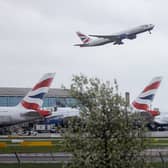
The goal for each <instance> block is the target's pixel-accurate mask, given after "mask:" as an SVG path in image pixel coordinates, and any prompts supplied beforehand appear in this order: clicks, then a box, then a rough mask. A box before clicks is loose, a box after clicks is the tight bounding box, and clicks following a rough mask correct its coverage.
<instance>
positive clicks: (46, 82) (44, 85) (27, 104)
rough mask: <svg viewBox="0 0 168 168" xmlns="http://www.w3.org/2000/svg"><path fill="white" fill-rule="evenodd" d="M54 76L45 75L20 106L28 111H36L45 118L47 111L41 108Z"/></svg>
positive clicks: (51, 74)
mask: <svg viewBox="0 0 168 168" xmlns="http://www.w3.org/2000/svg"><path fill="white" fill-rule="evenodd" d="M54 76H55V73H46V74H44V75H43V77H42V78H41V79H40V81H39V82H38V83H37V84H36V85H35V86H34V87H33V88H32V89H31V90H30V91H29V92H28V93H27V95H26V96H25V97H24V98H23V99H22V100H21V102H20V103H19V104H18V105H19V106H21V107H22V108H24V109H27V110H35V111H37V112H39V113H40V114H42V115H43V116H44V115H46V114H44V113H45V111H42V110H41V107H42V104H43V99H44V96H45V95H46V93H48V90H49V87H50V85H51V83H52V81H53V79H54Z"/></svg>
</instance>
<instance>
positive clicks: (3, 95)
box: [0, 87, 77, 107]
mask: <svg viewBox="0 0 168 168" xmlns="http://www.w3.org/2000/svg"><path fill="white" fill-rule="evenodd" d="M29 90H30V88H14V87H0V106H15V105H17V104H18V103H19V102H20V101H21V99H22V98H23V97H24V96H25V95H26V94H27V93H28V92H29ZM75 105H77V100H76V99H74V98H72V97H71V96H70V93H69V92H68V90H65V89H49V92H48V94H47V95H46V96H45V98H44V103H43V107H53V106H59V107H74V106H75Z"/></svg>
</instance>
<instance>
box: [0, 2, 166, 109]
mask: <svg viewBox="0 0 168 168" xmlns="http://www.w3.org/2000/svg"><path fill="white" fill-rule="evenodd" d="M167 6H168V2H167V1H166V0H162V1H158V0H136V1H135V0H124V1H123V0H69V1H68V0H0V57H1V60H0V87H32V85H33V84H34V83H35V82H37V81H38V80H39V78H40V77H41V76H42V75H43V74H44V73H45V72H56V76H55V80H54V82H53V84H52V87H53V88H60V87H61V85H62V84H64V85H65V86H69V84H70V83H71V79H72V75H73V74H75V75H77V74H79V73H83V74H85V75H87V76H90V77H98V78H100V79H102V80H104V81H106V80H109V81H113V79H114V78H116V79H117V80H118V83H119V86H120V91H121V92H122V93H123V94H124V92H125V91H129V92H130V93H131V100H132V99H133V98H135V97H136V96H137V95H138V94H139V93H140V91H141V90H142V89H143V87H144V86H145V85H146V84H147V83H148V82H149V81H150V80H151V79H152V78H153V77H154V76H160V75H161V76H163V81H162V84H161V87H160V88H159V91H158V92H157V95H156V97H155V100H154V103H153V106H156V107H160V109H164V111H165V110H167V112H168V105H167V103H168V100H167V92H168V38H167V37H168V22H167V19H166V18H167V16H168V10H167ZM141 24H154V25H155V28H154V30H153V31H152V34H149V33H148V32H146V33H143V34H140V35H138V37H137V39H135V40H125V41H124V42H125V45H121V46H114V45H112V43H110V44H107V45H104V46H100V47H92V48H80V47H75V46H73V44H75V43H80V40H79V39H78V37H77V36H76V34H75V32H76V31H78V30H80V31H81V32H83V33H86V34H113V33H116V32H119V31H122V30H125V29H129V28H132V27H135V26H139V25H141Z"/></svg>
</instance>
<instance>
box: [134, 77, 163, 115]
mask: <svg viewBox="0 0 168 168" xmlns="http://www.w3.org/2000/svg"><path fill="white" fill-rule="evenodd" d="M161 81H162V77H161V76H158V77H154V78H153V79H152V80H151V81H150V83H149V84H148V85H147V86H146V87H145V88H144V89H143V91H142V92H141V93H140V94H139V96H138V97H137V98H136V99H135V100H134V101H133V102H132V107H133V108H134V109H135V110H138V111H140V112H142V113H144V114H149V115H150V116H151V117H153V118H155V117H156V116H158V115H160V111H158V109H151V105H152V102H153V100H154V97H155V94H156V91H157V90H158V88H159V86H160V83H161Z"/></svg>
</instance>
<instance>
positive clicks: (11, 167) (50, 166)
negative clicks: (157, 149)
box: [0, 162, 168, 168]
mask: <svg viewBox="0 0 168 168" xmlns="http://www.w3.org/2000/svg"><path fill="white" fill-rule="evenodd" d="M151 165H152V167H153V168H163V165H162V164H161V163H159V162H158V163H151ZM62 166H63V164H61V163H41V164H40V163H35V164H30V163H24V164H21V165H20V168H46V167H47V168H62ZM4 167H5V168H19V165H18V164H0V168H4ZM165 167H168V162H166V163H165Z"/></svg>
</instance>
